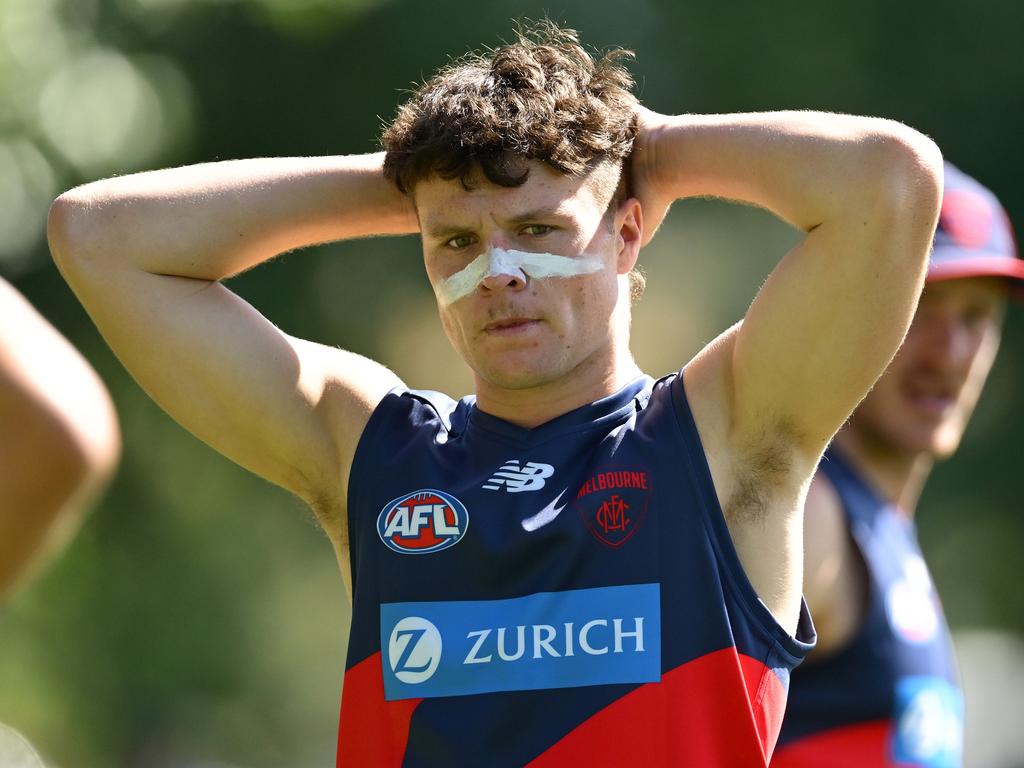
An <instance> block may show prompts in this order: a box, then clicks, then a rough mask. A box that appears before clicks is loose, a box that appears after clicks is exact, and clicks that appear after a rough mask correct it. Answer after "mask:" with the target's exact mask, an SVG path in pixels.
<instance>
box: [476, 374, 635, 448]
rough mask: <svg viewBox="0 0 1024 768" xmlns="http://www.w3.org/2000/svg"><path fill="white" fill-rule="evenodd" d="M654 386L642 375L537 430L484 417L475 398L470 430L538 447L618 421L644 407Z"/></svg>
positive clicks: (547, 422)
mask: <svg viewBox="0 0 1024 768" xmlns="http://www.w3.org/2000/svg"><path fill="white" fill-rule="evenodd" d="M653 384H654V379H653V378H651V377H650V376H648V375H646V374H642V375H640V376H637V377H636V378H635V379H632V380H631V381H630V382H629V383H627V384H626V385H625V386H624V387H622V389H620V390H618V391H617V392H613V393H612V394H610V395H608V396H606V397H602V398H600V399H599V400H594V401H593V402H590V403H586V404H585V405H581V406H579V407H578V408H574V409H573V410H571V411H568V412H566V413H563V414H562V415H561V416H556V417H555V418H553V419H551V420H549V421H546V422H544V423H543V424H540V425H538V426H536V427H520V426H518V425H516V424H512V423H511V422H508V421H505V420H504V419H501V418H499V417H497V416H493V415H491V414H489V413H486V412H485V411H482V410H480V408H478V407H477V404H476V398H475V397H473V398H471V401H472V402H471V403H470V410H469V429H470V430H480V431H483V432H488V433H490V434H492V435H495V436H497V437H500V438H502V439H504V440H506V441H509V442H513V443H516V444H519V445H537V444H538V443H542V442H546V441H548V440H551V439H553V438H556V437H558V436H560V435H564V434H567V433H569V432H579V431H583V430H589V429H594V428H597V427H603V426H605V425H607V424H608V422H610V421H615V420H617V419H621V418H622V417H623V416H624V415H625V414H627V413H629V412H630V411H633V410H636V409H637V407H638V406H639V407H642V406H643V404H644V401H646V397H644V394H645V393H646V394H647V395H648V396H649V395H650V391H651V387H652V386H653Z"/></svg>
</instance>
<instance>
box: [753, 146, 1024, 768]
mask: <svg viewBox="0 0 1024 768" xmlns="http://www.w3.org/2000/svg"><path fill="white" fill-rule="evenodd" d="M1022 287H1024V262H1022V261H1021V260H1020V259H1019V258H1018V257H1017V253H1016V246H1015V243H1014V237H1013V231H1012V229H1011V225H1010V221H1009V218H1008V217H1007V215H1006V213H1005V212H1004V210H1003V208H1002V206H1001V205H1000V204H999V201H998V200H997V199H996V197H995V195H993V194H992V192H990V191H989V190H988V189H986V188H985V187H983V186H982V185H981V184H979V183H978V182H977V181H976V180H974V179H973V178H971V177H969V176H967V175H966V174H964V173H963V172H962V171H960V170H958V169H957V168H955V167H953V166H952V165H950V164H948V163H947V164H946V167H945V188H944V196H943V202H942V209H941V214H940V217H939V225H938V229H937V231H936V233H935V239H934V247H933V251H932V256H931V263H930V265H929V268H928V277H927V283H926V287H925V290H924V294H923V296H922V298H921V302H920V305H919V306H918V309H917V313H916V314H915V316H914V321H913V323H912V324H911V326H910V331H909V332H908V334H907V338H906V340H905V341H904V343H903V346H902V347H901V348H900V351H899V352H898V353H897V354H896V357H895V359H894V360H893V362H892V364H891V365H890V366H889V368H888V369H887V370H886V372H885V374H884V375H883V376H882V377H881V378H880V379H879V380H878V383H877V384H875V386H874V388H873V389H872V390H871V392H870V393H869V394H868V396H867V397H866V398H865V399H864V401H863V402H862V403H861V404H860V405H859V406H858V407H857V410H856V411H855V412H854V414H853V416H852V417H851V418H850V421H849V422H848V423H847V424H846V425H845V426H844V427H843V429H842V430H840V432H839V433H838V434H837V435H836V438H835V440H834V442H833V443H832V445H831V446H830V447H829V449H828V451H827V452H826V453H825V456H824V458H823V460H822V463H821V465H820V467H819V471H818V473H817V475H816V476H815V479H814V481H813V483H812V484H811V489H810V492H809V493H808V497H807V504H806V511H805V523H804V541H805V560H804V568H805V570H804V593H805V595H806V598H807V601H808V604H809V605H810V608H811V612H812V615H813V616H814V621H815V626H816V629H817V631H818V646H817V648H816V649H815V650H814V652H813V653H812V654H810V656H809V658H808V660H807V663H806V664H805V665H804V666H803V667H801V668H800V669H799V670H797V671H796V672H794V674H793V676H792V679H791V681H790V682H791V686H790V700H789V705H788V708H787V710H786V716H785V719H784V721H783V726H782V734H781V736H780V740H779V748H778V751H777V752H776V756H775V759H774V760H773V761H772V766H773V767H774V768H803V767H804V766H806V767H807V768H810V767H811V766H823V765H827V766H833V767H836V768H844V767H846V766H849V768H854V767H856V768H875V767H876V766H878V767H881V766H922V767H924V768H947V766H948V767H952V766H959V765H961V760H962V754H961V753H962V744H963V715H964V713H963V696H962V693H961V687H960V682H959V676H958V673H957V665H956V659H955V657H954V652H953V644H952V639H951V638H950V634H949V628H948V626H947V625H946V620H945V617H944V616H943V612H942V608H941V606H940V604H939V599H938V596H937V594H936V592H935V588H934V585H933V584H932V580H931V577H930V575H929V572H928V568H927V566H926V565H925V562H924V559H923V557H922V555H921V550H920V547H919V545H918V541H917V533H916V529H915V527H914V514H915V511H916V508H917V503H918V498H919V497H920V495H921V491H922V489H923V488H924V484H925V482H926V481H927V479H928V475H929V474H930V473H931V471H932V467H933V466H934V464H935V462H936V461H938V460H942V459H946V458H949V457H950V456H951V455H952V454H953V453H954V452H955V451H956V449H957V446H958V445H959V444H960V439H961V437H962V436H963V433H964V430H965V429H966V427H967V423H968V421H969V419H970V416H971V414H972V413H973V411H974V407H975V405H976V404H977V402H978V398H979V396H980V395H981V391H982V387H983V386H984V384H985V379H986V378H987V377H988V373H989V370H990V369H991V367H992V363H993V361H994V360H995V356H996V352H997V350H998V348H999V340H1000V334H1001V331H1002V325H1003V316H1004V313H1005V306H1006V303H1007V297H1008V294H1009V292H1010V291H1011V290H1020V288H1022Z"/></svg>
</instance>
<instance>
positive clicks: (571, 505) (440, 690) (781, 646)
mask: <svg viewBox="0 0 1024 768" xmlns="http://www.w3.org/2000/svg"><path fill="white" fill-rule="evenodd" d="M349 532H350V541H351V545H350V546H351V556H352V571H353V591H354V595H353V611H352V613H353V616H352V629H351V636H350V640H349V651H348V661H347V665H346V671H345V681H344V690H343V694H342V706H341V721H340V728H339V746H338V765H339V766H358V767H361V766H375V767H376V766H398V765H402V766H469V765H473V766H481V765H486V766H521V765H532V766H566V765H595V766H596V765H629V764H634V765H644V766H669V765H672V766H678V765H693V766H712V765H713V766H718V767H720V768H721V767H729V766H736V767H737V768H740V767H742V768H750V766H757V765H762V766H764V765H766V764H767V763H768V760H769V757H770V755H771V752H772V749H773V747H774V745H775V740H776V737H777V734H778V730H779V726H780V723H781V720H782V713H783V708H784V705H785V699H786V689H787V685H788V679H789V672H790V670H791V669H792V668H793V667H795V666H796V665H797V664H798V663H799V661H800V660H801V659H802V657H803V656H804V654H805V653H806V652H807V650H808V649H809V647H810V645H809V642H811V641H812V640H813V629H811V627H810V623H809V620H808V619H807V616H806V612H802V616H801V629H800V631H799V632H798V637H800V638H801V639H796V638H793V637H790V636H789V635H788V634H787V633H786V632H785V631H784V630H783V629H782V628H781V627H780V626H779V625H778V624H777V623H776V622H775V621H774V619H773V617H772V615H771V614H770V612H769V611H768V610H767V608H766V607H765V606H764V604H763V603H761V602H760V601H759V600H758V598H757V596H756V595H755V594H754V591H753V588H752V587H751V585H750V583H749V582H748V581H747V579H746V577H745V575H744V573H743V571H742V569H741V567H740V563H739V560H738V557H737V554H736V551H735V550H734V548H733V545H732V542H731V539H730V537H729V533H728V530H727V528H726V525H725V521H724V518H723V517H722V512H721V509H720V507H719V504H718V501H717V498H716V495H715V490H714V487H713V485H712V481H711V476H710V473H709V470H708V466H707V462H706V460H705V457H704V453H703V450H702V448H701V445H700V440H699V437H698V435H697V430H696V427H695V425H694V421H693V417H692V415H691V412H690V409H689V406H688V404H687V399H686V395H685V393H684V389H683V384H682V379H681V377H679V376H677V375H672V376H669V377H666V378H664V379H662V380H660V381H658V382H654V381H652V380H651V379H650V378H649V377H642V378H640V379H637V380H635V381H633V382H632V383H630V384H629V385H628V386H626V387H625V388H624V389H622V390H620V391H619V392H617V393H615V394H613V395H611V396H609V397H607V398H604V399H601V400H598V401H596V402H594V403H591V404H589V405H585V406H583V407H581V408H578V409H576V410H573V411H571V412H569V413H566V414H564V415H562V416H559V417H558V418H556V419H553V420H552V421H550V422H547V423H545V424H543V425H541V426H539V427H537V428H535V429H524V428H521V427H517V426H515V425H513V424H510V423H508V422H506V421H503V420H501V419H498V418H495V417H494V416H491V415H488V414H486V413H484V412H482V411H480V410H479V409H478V408H476V406H475V402H474V399H473V398H464V399H463V400H461V401H458V402H455V401H453V400H451V399H449V398H447V397H445V396H443V395H439V394H437V393H433V392H414V391H407V390H402V391H395V392H392V393H391V394H389V395H388V396H387V397H385V398H384V400H383V401H382V402H381V404H380V405H379V406H378V407H377V409H376V411H375V412H374V413H373V415H372V416H371V418H370V421H369V423H368V425H367V427H366V430H365V432H364V434H363V436H362V438H361V440H360V443H359V447H358V449H357V451H356V455H355V459H354V462H353V467H352V475H351V482H350V487H349Z"/></svg>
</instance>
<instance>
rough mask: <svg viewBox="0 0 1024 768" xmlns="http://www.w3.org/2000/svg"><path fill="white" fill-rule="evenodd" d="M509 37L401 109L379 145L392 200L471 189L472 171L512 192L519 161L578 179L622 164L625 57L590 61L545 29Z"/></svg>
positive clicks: (435, 80) (464, 61)
mask: <svg viewBox="0 0 1024 768" xmlns="http://www.w3.org/2000/svg"><path fill="white" fill-rule="evenodd" d="M516 36H517V39H516V41H515V42H512V43H509V44H506V45H502V46H500V47H498V48H495V49H493V50H488V51H486V52H484V53H479V52H476V53H471V54H468V55H467V56H465V57H463V58H461V59H458V60H455V61H453V62H452V63H451V64H449V65H448V66H447V67H445V68H444V69H442V70H441V71H440V72H438V73H437V74H436V75H435V76H434V77H432V78H431V79H430V80H428V81H427V82H426V83H424V85H423V86H421V87H420V88H419V89H418V90H417V91H416V92H415V93H414V94H413V96H412V97H411V98H410V99H409V100H408V101H407V102H406V103H405V104H403V105H402V106H401V108H400V109H399V111H398V116H397V117H396V118H395V120H394V122H393V123H391V125H389V126H388V127H387V128H386V129H385V131H384V134H383V136H382V139H381V143H382V144H383V147H384V149H385V150H386V155H385V159H384V174H385V176H386V177H387V178H388V179H390V180H391V181H393V182H394V183H395V184H396V185H397V186H398V188H399V189H400V190H402V191H403V192H405V193H410V192H412V190H413V188H414V187H415V186H416V184H417V183H418V182H420V181H423V180H424V179H427V178H430V177H432V176H434V175H437V176H440V177H442V178H444V179H459V180H461V182H462V184H463V185H464V186H466V187H467V188H469V186H470V181H471V179H472V177H473V174H474V173H475V172H476V171H477V169H480V170H481V171H482V172H483V174H484V176H485V177H486V178H487V180H488V181H490V182H492V183H494V184H498V185H501V186H505V187H514V186H519V185H520V184H522V183H523V182H524V181H525V180H526V178H527V176H528V175H529V168H528V166H527V165H526V164H525V163H524V162H523V160H524V159H526V160H539V161H543V162H545V163H547V164H548V165H550V166H551V167H552V168H554V169H556V170H557V171H560V172H561V173H563V174H566V175H571V176H583V175H585V174H587V173H588V172H589V171H591V170H593V169H595V168H596V167H597V166H598V165H601V164H602V163H603V162H604V161H611V162H613V163H614V164H615V165H617V166H620V167H621V165H622V162H623V161H624V160H625V159H626V158H628V156H629V153H630V151H631V150H632V148H633V140H634V138H635V137H636V133H637V120H636V106H637V100H636V97H635V96H634V95H633V94H632V91H631V89H632V87H633V78H632V77H631V75H630V74H629V72H628V71H626V69H625V68H624V67H623V66H622V64H621V62H622V61H623V60H624V59H628V58H630V57H632V56H633V53H632V52H631V51H627V50H624V49H621V48H617V49H614V50H612V51H609V52H607V53H605V54H604V55H603V56H600V57H599V58H595V57H594V56H592V55H591V54H590V53H588V52H587V51H586V50H585V49H584V48H583V46H582V45H581V43H580V39H579V34H578V33H577V32H576V31H575V30H572V29H565V28H562V27H559V26H558V25H556V24H555V23H554V22H551V21H549V20H543V21H541V22H538V23H536V24H533V25H530V26H520V28H519V29H518V30H517V35H516ZM618 175H619V174H616V177H618ZM622 175H623V176H624V175H625V174H622Z"/></svg>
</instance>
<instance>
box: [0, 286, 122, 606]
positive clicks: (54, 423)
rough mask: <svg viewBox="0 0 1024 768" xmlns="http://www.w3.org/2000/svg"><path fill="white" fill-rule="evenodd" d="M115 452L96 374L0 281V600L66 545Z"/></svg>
mask: <svg viewBox="0 0 1024 768" xmlns="http://www.w3.org/2000/svg"><path fill="white" fill-rule="evenodd" d="M120 449H121V437H120V431H119V429H118V425H117V416H116V414H115V412H114V407H113V404H112V403H111V401H110V396H109V395H108V394H107V390H106V388H105V387H104V386H103V383H102V382H101V381H100V379H99V377H98V376H97V375H96V372H95V371H93V369H92V368H91V367H90V366H89V364H88V363H87V362H86V361H85V360H84V359H83V358H82V356H81V355H80V354H79V353H78V352H77V351H76V350H75V348H74V347H72V346H71V344H70V343H69V342H68V341H67V340H66V339H65V338H64V337H63V336H61V335H60V333H58V332H57V330H56V329H55V328H54V327H53V326H52V325H50V324H49V323H48V322H47V321H46V320H45V319H44V318H43V317H42V316H41V315H40V314H39V313H38V312H37V311H36V310H35V309H34V308H33V307H32V306H31V305H30V304H29V303H28V301H27V300H26V299H25V298H24V297H23V296H22V295H21V294H20V293H18V292H17V291H16V290H15V289H14V288H13V287H12V286H11V285H10V284H9V283H7V282H6V281H5V280H3V279H0V597H3V596H4V595H5V594H7V593H8V592H10V591H11V589H12V588H13V587H14V585H15V584H16V583H17V582H18V580H19V579H21V578H25V577H26V575H27V574H28V573H29V572H30V571H33V570H35V569H36V568H37V567H38V566H40V565H42V564H43V563H44V562H45V561H46V560H47V559H48V557H50V556H52V555H53V554H55V553H56V552H57V551H59V550H60V549H61V547H62V546H63V545H64V544H65V543H66V542H67V541H68V539H69V538H70V537H71V535H72V534H73V533H74V532H75V530H76V529H77V528H78V526H79V525H80V524H81V521H82V517H83V515H84V513H85V512H86V511H87V510H88V509H89V507H90V505H91V504H92V503H93V502H95V500H96V498H97V496H98V495H99V493H100V491H101V490H102V489H103V487H104V486H105V485H106V483H107V482H108V481H109V479H110V476H111V475H112V474H113V471H114V468H115V467H116V465H117V460H118V456H119V454H120Z"/></svg>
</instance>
